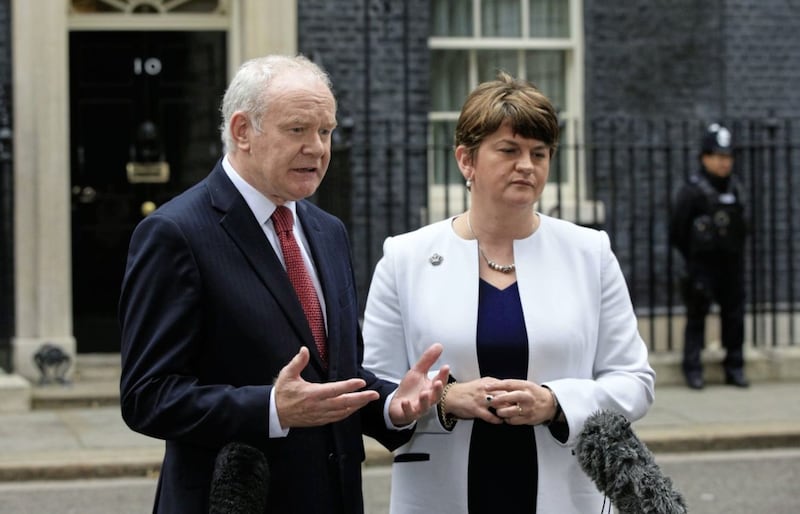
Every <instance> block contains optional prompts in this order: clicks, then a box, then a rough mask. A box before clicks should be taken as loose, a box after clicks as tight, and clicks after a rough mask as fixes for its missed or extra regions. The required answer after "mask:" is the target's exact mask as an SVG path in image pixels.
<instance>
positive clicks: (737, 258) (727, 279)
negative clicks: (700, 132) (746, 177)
mask: <svg viewBox="0 0 800 514" xmlns="http://www.w3.org/2000/svg"><path fill="white" fill-rule="evenodd" d="M700 162H701V167H700V170H699V171H698V172H697V173H694V174H692V175H691V176H690V177H689V180H688V181H687V182H686V183H685V184H683V185H682V186H681V188H680V189H679V190H678V192H677V194H676V197H675V202H674V205H673V210H672V216H671V219H670V227H669V232H670V234H669V235H670V243H671V244H672V245H673V246H674V247H675V248H676V249H677V250H678V251H679V252H680V253H681V255H682V256H683V258H684V262H685V265H686V266H685V271H686V273H685V275H684V276H683V277H682V278H681V293H682V295H683V300H684V303H685V305H686V329H685V340H684V347H683V374H684V377H685V378H686V385H687V386H689V387H690V388H692V389H702V388H703V386H704V380H703V365H702V362H701V360H700V354H701V351H702V350H703V347H704V345H705V337H704V336H705V319H706V316H707V315H708V312H709V309H710V307H711V304H712V303H714V302H715V303H717V305H719V311H720V323H721V330H722V346H723V347H724V348H725V359H724V360H723V362H722V365H723V368H724V371H725V383H726V384H730V385H734V386H737V387H748V386H749V385H750V384H749V382H748V381H747V378H746V376H745V373H744V354H743V346H744V296H745V295H744V244H745V238H746V235H747V231H748V229H747V221H746V218H745V211H744V199H743V195H742V187H741V185H740V184H739V182H738V181H737V180H736V178H735V177H733V176H732V175H731V171H732V169H733V145H732V141H731V132H730V131H729V130H728V129H727V128H725V127H723V126H721V125H719V124H717V123H714V124H712V125H710V126H709V127H708V128H707V130H706V133H705V134H704V136H703V139H702V142H701V155H700Z"/></svg>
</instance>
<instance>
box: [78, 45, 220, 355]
mask: <svg viewBox="0 0 800 514" xmlns="http://www.w3.org/2000/svg"><path fill="white" fill-rule="evenodd" d="M226 55H227V51H226V33H225V32H224V31H187V32H181V31H161V32H159V31H74V32H71V33H70V42H69V56H70V154H71V163H70V169H71V195H72V300H73V327H74V328H73V329H74V335H75V339H76V341H77V351H78V352H79V353H111V352H113V353H116V352H119V347H120V340H119V325H118V322H117V303H118V301H119V294H120V285H121V281H122V276H123V273H124V269H125V259H126V256H127V249H128V242H129V240H130V236H131V233H132V232H133V229H134V227H135V226H136V224H137V223H138V222H139V221H141V220H142V219H143V218H144V217H145V216H147V215H148V214H149V213H150V212H152V210H153V209H154V208H156V207H158V206H159V205H161V204H163V203H164V202H166V201H167V200H169V199H170V198H172V197H173V196H175V195H177V194H178V193H180V192H182V191H184V190H185V189H187V188H188V187H189V186H191V185H193V184H195V183H196V182H198V181H200V180H201V179H202V178H203V177H205V176H206V175H207V174H208V173H209V172H210V171H211V169H212V167H213V166H214V164H215V163H216V161H217V160H218V159H219V157H220V156H221V152H222V144H221V142H220V138H219V129H218V127H219V123H220V117H219V105H220V101H221V99H222V96H223V94H224V92H225V86H226V84H227V76H226V70H227V62H226Z"/></svg>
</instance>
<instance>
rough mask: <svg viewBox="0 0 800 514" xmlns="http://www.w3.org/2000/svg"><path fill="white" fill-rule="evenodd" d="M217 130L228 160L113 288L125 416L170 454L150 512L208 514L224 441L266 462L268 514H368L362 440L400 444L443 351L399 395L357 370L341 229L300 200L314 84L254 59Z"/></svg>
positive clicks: (326, 91) (324, 124) (314, 128)
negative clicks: (250, 449) (117, 296)
mask: <svg viewBox="0 0 800 514" xmlns="http://www.w3.org/2000/svg"><path fill="white" fill-rule="evenodd" d="M222 115H223V126H222V139H223V142H224V143H225V146H226V149H227V153H226V155H225V156H224V158H223V159H221V160H220V162H219V163H218V164H217V165H216V167H215V168H214V169H213V170H212V172H211V173H210V175H209V176H208V177H207V178H206V179H204V180H203V181H202V182H200V183H199V184H197V185H196V186H194V187H192V188H191V189H189V190H188V191H186V192H184V193H183V194H181V195H180V196H178V197H176V198H175V199H174V200H172V201H171V202H168V203H166V204H165V205H163V206H162V207H161V208H160V209H159V210H157V211H155V212H154V213H153V214H151V215H150V216H148V217H147V218H145V219H144V220H143V221H142V222H141V223H140V224H139V226H138V227H137V228H136V230H135V232H134V234H133V236H132V238H131V244H130V250H129V254H128V263H127V268H126V272H125V278H124V281H123V287H122V295H121V300H120V320H121V326H122V352H121V357H122V379H121V409H122V414H123V417H124V419H125V421H126V423H127V424H128V425H129V426H130V427H131V428H132V429H134V430H136V431H138V432H141V433H143V434H147V435H149V436H152V437H157V438H161V439H164V440H165V441H166V453H165V456H164V462H163V466H162V470H161V474H160V476H159V484H158V491H157V493H156V500H155V506H154V512H158V513H187V512H192V513H200V512H207V511H208V499H209V490H210V482H211V477H212V472H213V468H214V462H215V457H216V456H217V453H218V452H219V450H220V448H222V447H223V446H225V445H226V444H227V443H229V442H234V441H236V442H242V443H246V444H248V445H252V446H254V447H256V448H258V449H260V450H262V451H263V452H264V454H265V455H266V457H267V462H268V466H269V470H270V476H271V478H270V483H269V491H270V492H269V511H270V512H279V513H290V512H292V513H294V512H296V513H309V514H310V513H315V514H319V513H337V514H344V513H347V514H350V513H359V512H363V505H362V503H363V502H362V494H361V474H360V473H361V462H362V461H363V459H364V447H363V440H362V433H365V434H367V435H370V436H372V437H375V438H376V439H378V440H379V441H381V442H382V443H383V444H385V445H386V446H387V447H388V448H390V449H391V448H395V447H397V446H399V445H400V444H403V443H404V442H406V441H407V440H408V439H409V438H410V436H411V432H412V430H411V429H410V427H409V425H412V424H413V422H414V421H415V420H416V419H417V418H418V417H419V416H420V415H422V414H423V413H425V412H426V411H428V409H429V408H430V407H431V406H432V405H435V403H436V402H438V400H439V397H440V396H441V392H442V388H443V383H445V381H446V379H447V376H448V368H447V366H442V367H441V369H440V370H439V372H438V373H431V375H432V376H431V378H428V371H429V368H430V367H431V366H432V364H433V363H434V362H435V361H436V360H437V359H438V357H439V355H440V354H441V345H433V346H431V348H430V349H429V350H428V351H427V352H426V354H425V355H424V356H423V357H422V358H421V359H420V361H419V362H418V363H417V365H416V366H415V367H414V368H413V369H412V370H411V371H410V372H409V373H408V374H407V375H406V376H405V378H404V379H403V381H402V382H401V383H400V385H399V387H398V386H397V385H396V384H393V383H391V382H386V381H382V380H379V379H377V378H376V377H375V376H374V375H373V374H372V373H369V372H367V371H365V370H364V369H363V368H362V366H361V359H362V341H361V335H360V331H359V326H358V312H357V309H358V301H357V298H356V289H355V281H354V275H353V270H352V263H351V260H350V254H349V243H348V239H347V234H346V232H345V228H344V225H343V224H342V222H341V221H339V220H338V219H336V218H334V217H333V216H331V215H329V214H327V213H325V212H323V211H321V210H320V209H318V208H317V207H315V206H314V205H313V204H311V203H309V202H308V201H305V200H303V199H304V198H306V197H308V196H310V195H312V194H313V193H314V192H315V191H316V189H317V186H319V184H320V182H321V180H322V178H323V177H324V175H325V172H326V170H327V167H328V163H329V161H330V154H331V134H332V132H333V130H334V128H335V127H336V104H335V100H334V97H333V94H332V92H331V87H330V83H329V80H328V78H327V76H326V75H325V73H324V72H323V71H322V70H320V69H319V68H318V67H317V66H316V65H314V64H313V63H311V62H310V61H309V60H307V59H305V58H303V57H294V58H291V57H281V56H269V57H265V58H261V59H254V60H252V61H249V62H247V63H245V64H244V65H242V67H241V68H240V70H239V71H238V72H237V74H236V76H235V77H234V79H233V81H232V82H231V84H230V86H229V87H228V90H227V91H226V93H225V97H224V99H223V105H222ZM286 208H288V210H287V209H286ZM273 214H274V216H273ZM284 224H285V226H284ZM298 276H299V277H301V278H297V277H298ZM296 280H299V281H301V282H302V283H300V282H296ZM298 284H299V285H298ZM265 487H266V484H265Z"/></svg>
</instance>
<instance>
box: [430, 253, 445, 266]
mask: <svg viewBox="0 0 800 514" xmlns="http://www.w3.org/2000/svg"><path fill="white" fill-rule="evenodd" d="M428 260H429V261H430V262H431V264H433V265H434V266H438V265H439V264H441V263H442V261H443V260H444V257H442V256H441V255H439V254H438V253H435V254H433V255H431V258H430V259H428Z"/></svg>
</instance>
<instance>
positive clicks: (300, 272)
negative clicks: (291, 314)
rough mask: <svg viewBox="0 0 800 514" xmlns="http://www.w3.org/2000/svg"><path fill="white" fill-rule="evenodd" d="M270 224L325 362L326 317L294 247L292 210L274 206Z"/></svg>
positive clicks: (298, 251) (298, 250) (295, 241)
mask: <svg viewBox="0 0 800 514" xmlns="http://www.w3.org/2000/svg"><path fill="white" fill-rule="evenodd" d="M272 223H273V224H274V225H275V232H277V234H278V240H279V241H280V242H281V251H282V252H283V260H284V261H285V262H286V272H287V273H288V274H289V280H290V281H291V282H292V285H293V286H294V290H295V292H296V293H297V297H298V298H299V299H300V304H301V305H302V306H303V311H304V312H305V313H306V319H308V324H309V326H310V327H311V333H312V334H314V342H315V343H316V344H317V350H319V355H320V357H322V362H324V363H325V364H326V365H327V363H328V351H327V345H326V336H325V320H324V319H323V317H322V308H321V307H320V304H319V298H317V290H316V289H314V283H313V282H312V281H311V277H310V276H309V274H308V270H306V266H305V264H304V263H303V257H302V255H300V247H299V246H297V240H296V239H295V238H294V234H293V233H292V229H293V227H294V223H293V217H292V211H290V210H289V209H288V208H287V207H284V206H282V205H280V206H278V207H277V208H276V209H275V212H274V213H272Z"/></svg>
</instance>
